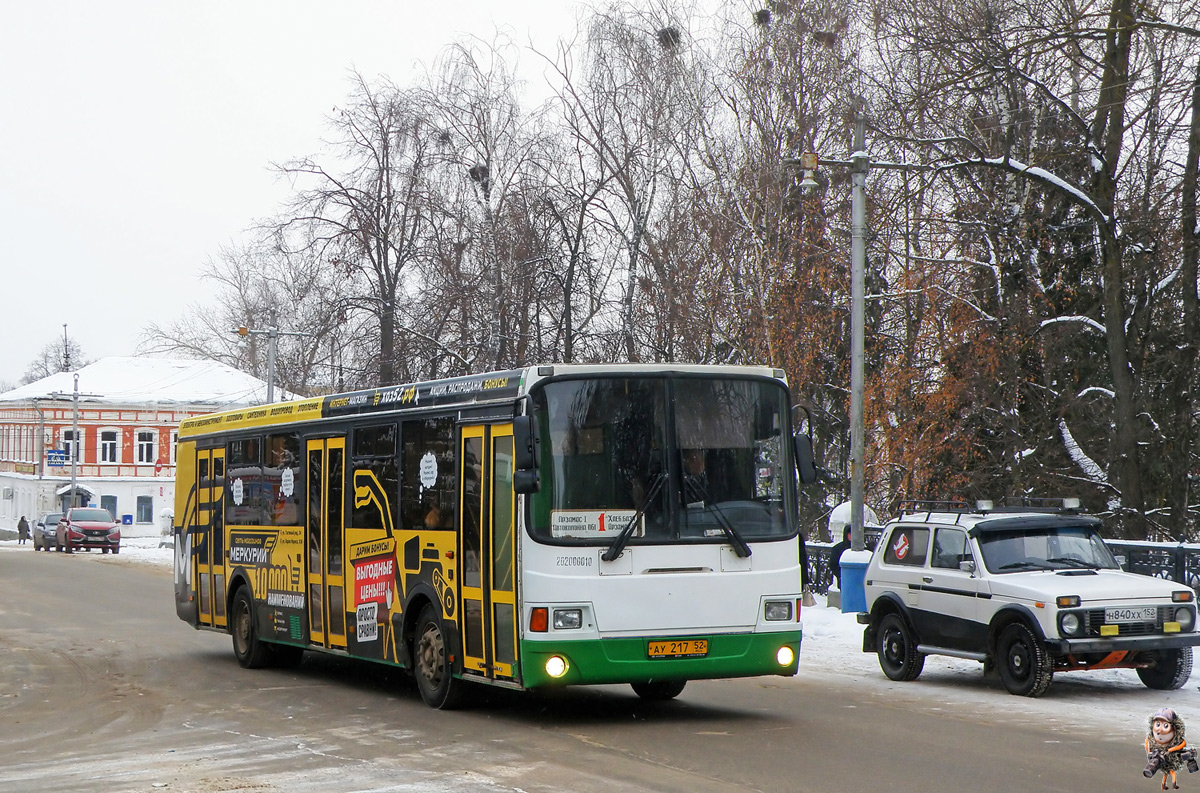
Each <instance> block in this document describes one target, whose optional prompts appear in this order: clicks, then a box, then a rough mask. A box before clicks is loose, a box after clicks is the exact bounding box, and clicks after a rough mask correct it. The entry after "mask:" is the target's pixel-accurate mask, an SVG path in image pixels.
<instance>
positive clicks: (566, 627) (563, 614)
mask: <svg viewBox="0 0 1200 793" xmlns="http://www.w3.org/2000/svg"><path fill="white" fill-rule="evenodd" d="M581 627H583V609H555V610H554V630H556V631H570V630H575V629H577V628H581Z"/></svg>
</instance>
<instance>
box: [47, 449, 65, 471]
mask: <svg viewBox="0 0 1200 793" xmlns="http://www.w3.org/2000/svg"><path fill="white" fill-rule="evenodd" d="M66 464H67V451H66V449H47V450H46V465H49V466H51V467H61V466H64V465H66Z"/></svg>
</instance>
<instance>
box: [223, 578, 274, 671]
mask: <svg viewBox="0 0 1200 793" xmlns="http://www.w3.org/2000/svg"><path fill="white" fill-rule="evenodd" d="M229 633H230V634H232V636H233V654H234V655H235V656H236V657H237V661H238V663H239V664H241V666H242V668H244V669H260V668H262V667H264V666H266V665H267V664H268V662H269V660H270V656H271V648H270V646H269V645H267V644H266V643H265V642H263V641H261V640H260V639H259V638H258V626H257V625H255V624H254V603H253V602H252V601H251V599H250V588H249V587H246V586H240V587H238V590H237V592H235V593H234V595H233V605H232V606H231V607H230V609H229Z"/></svg>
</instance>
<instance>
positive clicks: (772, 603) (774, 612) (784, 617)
mask: <svg viewBox="0 0 1200 793" xmlns="http://www.w3.org/2000/svg"><path fill="white" fill-rule="evenodd" d="M763 618H764V619H766V620H767V622H788V621H790V620H791V619H792V601H790V600H768V601H767V602H766V603H764V604H763Z"/></svg>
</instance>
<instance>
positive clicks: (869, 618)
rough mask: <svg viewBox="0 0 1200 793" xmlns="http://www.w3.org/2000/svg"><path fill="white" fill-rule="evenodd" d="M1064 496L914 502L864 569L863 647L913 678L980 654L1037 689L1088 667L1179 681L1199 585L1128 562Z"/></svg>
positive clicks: (1026, 687) (1028, 691) (1159, 682)
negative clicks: (945, 660) (1041, 500)
mask: <svg viewBox="0 0 1200 793" xmlns="http://www.w3.org/2000/svg"><path fill="white" fill-rule="evenodd" d="M1025 503H1026V504H1028V503H1029V502H1028V501H1026V502H1025ZM1056 503H1059V504H1060V506H1058V507H1057V508H1049V507H1046V506H1043V505H1039V506H1037V507H1030V506H1022V507H997V508H993V507H992V505H991V504H990V503H988V502H979V504H978V505H977V506H976V508H974V509H971V508H968V507H967V506H966V505H965V504H945V503H942V504H933V503H929V502H912V503H909V504H906V505H905V507H904V510H903V512H902V514H901V517H899V518H898V519H896V520H893V521H891V522H889V523H888V524H887V525H886V526H884V528H883V532H882V534H881V535H880V539H879V544H878V545H877V546H876V548H875V552H874V554H873V555H872V557H871V562H870V564H869V565H868V567H867V570H866V576H865V585H866V604H867V611H866V612H864V613H861V614H859V615H858V621H859V622H860V623H862V624H864V625H866V626H867V627H866V631H865V632H864V634H863V652H871V653H877V654H878V656H879V665H880V667H882V668H883V672H884V674H886V675H887V676H888V677H889V678H891V679H892V680H915V679H916V678H917V676H918V675H920V674H921V670H922V668H923V667H924V665H925V656H927V655H949V656H954V657H956V658H968V659H971V660H975V661H980V662H981V663H983V664H984V671H985V672H986V671H989V670H990V669H992V668H994V669H995V670H996V671H997V672H999V675H1000V680H1001V681H1002V682H1003V683H1004V687H1005V688H1007V689H1008V690H1009V691H1010V692H1011V693H1013V694H1020V695H1023V696H1029V697H1036V696H1039V695H1041V694H1042V693H1043V692H1045V690H1046V688H1047V686H1049V685H1050V678H1051V676H1052V675H1053V674H1054V673H1055V672H1068V671H1075V670H1083V669H1113V668H1126V669H1136V670H1137V674H1138V677H1140V678H1141V680H1142V682H1143V683H1145V684H1146V685H1147V686H1149V687H1150V688H1154V689H1163V690H1166V689H1175V688H1180V687H1181V686H1183V684H1184V683H1185V682H1186V681H1187V679H1188V676H1189V675H1190V674H1191V672H1192V646H1193V645H1196V644H1200V632H1197V630H1196V604H1195V593H1194V592H1193V591H1192V590H1191V589H1189V588H1188V587H1186V586H1184V585H1181V584H1177V583H1173V582H1171V581H1164V580H1162V579H1159V578H1151V577H1149V576H1142V575H1135V574H1133V573H1126V572H1123V571H1122V570H1121V569H1120V567H1119V566H1118V564H1117V561H1116V559H1115V558H1113V555H1112V552H1111V551H1110V550H1109V548H1108V546H1106V545H1105V544H1104V541H1103V540H1102V539H1101V537H1100V525H1101V524H1100V521H1099V519H1097V518H1094V517H1090V516H1087V515H1081V514H1079V511H1078V501H1076V500H1074V499H1066V500H1063V501H1061V502H1056Z"/></svg>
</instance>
